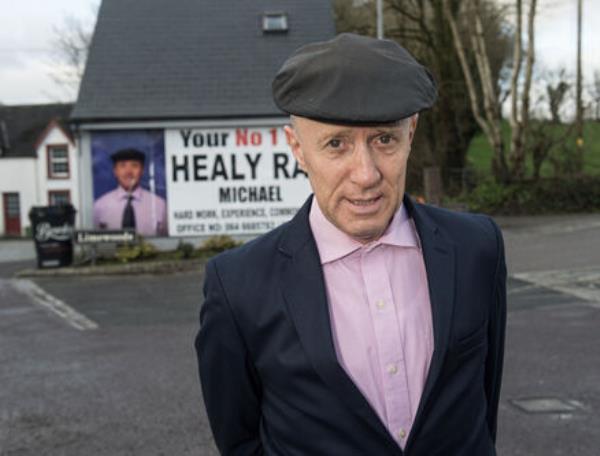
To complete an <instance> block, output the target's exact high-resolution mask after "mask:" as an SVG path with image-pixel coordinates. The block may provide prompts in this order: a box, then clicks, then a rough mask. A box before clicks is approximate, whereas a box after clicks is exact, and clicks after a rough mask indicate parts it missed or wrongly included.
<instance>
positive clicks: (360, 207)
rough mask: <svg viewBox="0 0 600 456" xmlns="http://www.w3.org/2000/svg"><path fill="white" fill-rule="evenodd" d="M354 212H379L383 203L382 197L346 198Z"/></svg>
mask: <svg viewBox="0 0 600 456" xmlns="http://www.w3.org/2000/svg"><path fill="white" fill-rule="evenodd" d="M346 201H348V203H350V207H351V208H352V210H353V211H354V212H358V213H361V214H365V213H372V212H377V211H378V210H379V207H380V206H381V202H382V201H383V196H382V195H377V196H375V197H372V198H346Z"/></svg>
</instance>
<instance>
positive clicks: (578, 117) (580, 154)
mask: <svg viewBox="0 0 600 456" xmlns="http://www.w3.org/2000/svg"><path fill="white" fill-rule="evenodd" d="M582 9H583V8H582V0H577V112H576V118H575V122H576V133H577V151H578V157H577V158H578V159H579V160H581V161H582V162H583V102H582V100H581V94H582V85H583V75H582V71H581V33H582V31H581V16H582ZM581 165H582V166H583V163H581Z"/></svg>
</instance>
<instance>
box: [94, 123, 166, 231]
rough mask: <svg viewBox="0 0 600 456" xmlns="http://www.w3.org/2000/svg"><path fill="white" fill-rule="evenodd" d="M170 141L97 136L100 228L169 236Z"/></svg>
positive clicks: (156, 134) (153, 136) (136, 135)
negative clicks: (167, 177) (167, 168)
mask: <svg viewBox="0 0 600 456" xmlns="http://www.w3.org/2000/svg"><path fill="white" fill-rule="evenodd" d="M164 155H165V154H164V139H163V134H162V132H161V131H153V130H148V131H124V132H98V133H94V135H93V136H92V161H93V165H92V169H93V180H94V211H93V216H94V226H95V227H96V228H99V229H109V230H120V229H133V230H135V231H136V232H137V233H138V234H141V235H142V236H163V235H166V234H167V210H166V209H167V208H166V188H165V174H164Z"/></svg>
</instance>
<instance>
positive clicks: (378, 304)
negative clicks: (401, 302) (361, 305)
mask: <svg viewBox="0 0 600 456" xmlns="http://www.w3.org/2000/svg"><path fill="white" fill-rule="evenodd" d="M375 304H376V305H377V308H378V309H383V308H384V307H385V301H384V300H383V299H380V300H379V301H377V302H376V303H375Z"/></svg>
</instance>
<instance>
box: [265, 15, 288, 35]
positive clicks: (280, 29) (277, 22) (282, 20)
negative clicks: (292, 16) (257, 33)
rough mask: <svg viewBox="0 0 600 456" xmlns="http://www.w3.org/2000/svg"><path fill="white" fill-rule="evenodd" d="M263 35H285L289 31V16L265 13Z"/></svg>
mask: <svg viewBox="0 0 600 456" xmlns="http://www.w3.org/2000/svg"><path fill="white" fill-rule="evenodd" d="M262 28H263V33H285V32H287V30H288V21H287V14H285V13H265V14H263V20H262Z"/></svg>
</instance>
